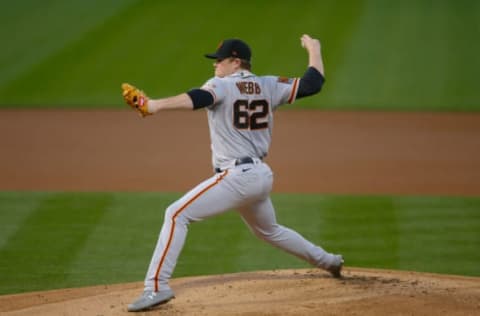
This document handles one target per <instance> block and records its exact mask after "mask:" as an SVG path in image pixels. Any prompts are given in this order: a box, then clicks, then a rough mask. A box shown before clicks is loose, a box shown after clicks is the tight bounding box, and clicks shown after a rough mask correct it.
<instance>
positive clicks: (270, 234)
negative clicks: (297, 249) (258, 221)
mask: <svg viewBox="0 0 480 316" xmlns="http://www.w3.org/2000/svg"><path fill="white" fill-rule="evenodd" d="M282 232H283V229H282V227H281V226H280V225H272V226H270V227H268V228H267V229H260V228H257V229H253V233H254V234H255V236H257V237H258V238H260V239H263V240H265V241H276V240H278V238H279V237H280V236H281V234H282Z"/></svg>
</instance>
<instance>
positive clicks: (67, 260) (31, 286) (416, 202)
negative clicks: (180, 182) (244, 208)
mask: <svg viewBox="0 0 480 316" xmlns="http://www.w3.org/2000/svg"><path fill="white" fill-rule="evenodd" d="M179 197H180V194H176V193H74V192H72V193H54V192H50V193H46V192H44V193H42V192H36V193H28V194H27V193H22V192H0V205H2V217H1V221H0V294H5V293H13V292H24V291H33V290H43V289H51V288H64V287H75V286H85V285H93V284H111V283H120V282H128V281H140V280H143V278H144V276H145V273H146V270H147V267H148V264H149V262H150V258H151V255H152V252H153V249H154V247H155V243H156V241H157V238H158V234H159V231H160V227H161V224H162V222H163V213H164V209H165V208H166V207H167V206H168V205H169V204H170V203H172V202H173V201H174V200H175V199H177V198H179ZM272 200H273V202H274V204H275V207H276V210H277V219H278V221H279V223H281V224H283V225H285V226H287V227H291V228H293V229H295V230H297V231H298V232H299V233H301V234H302V235H304V236H305V237H306V238H308V239H310V240H312V241H313V242H315V243H318V244H320V245H322V246H323V247H324V248H325V249H327V250H329V251H333V252H338V253H342V254H343V255H344V256H345V259H346V264H347V266H353V267H374V268H388V269H402V270H414V271H426V272H437V273H448V274H463V275H470V276H479V277H480V266H479V265H478V263H479V262H480V252H479V251H478V249H479V248H478V247H479V245H480V234H479V231H480V212H479V210H480V198H457V197H455V198H453V197H386V196H363V197H347V196H319V195H311V194H282V195H279V194H274V195H273V198H272ZM212 258H215V259H214V260H212ZM309 267H310V265H308V264H307V263H305V262H303V261H301V260H300V259H298V258H296V257H293V256H291V255H290V254H287V253H284V252H282V251H281V250H278V249H276V248H273V247H272V246H270V245H268V244H266V243H265V242H263V241H260V240H258V239H257V238H256V237H255V236H253V234H251V233H250V231H249V230H248V228H247V227H246V226H245V225H244V223H243V221H242V220H241V219H240V217H239V215H238V214H237V213H235V212H229V213H226V214H223V215H219V216H216V217H214V218H211V219H209V220H206V221H203V222H199V223H193V224H191V225H190V228H189V234H188V236H187V242H186V244H185V248H184V250H183V252H182V254H181V256H180V258H179V261H178V264H177V268H176V270H175V273H174V277H181V276H191V275H207V274H221V273H231V272H239V271H253V270H272V269H292V268H309Z"/></svg>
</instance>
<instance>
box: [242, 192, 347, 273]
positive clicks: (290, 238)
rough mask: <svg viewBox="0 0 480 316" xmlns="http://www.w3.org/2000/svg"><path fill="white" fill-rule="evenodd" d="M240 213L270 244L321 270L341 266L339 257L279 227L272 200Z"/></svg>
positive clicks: (295, 233) (252, 228)
mask: <svg viewBox="0 0 480 316" xmlns="http://www.w3.org/2000/svg"><path fill="white" fill-rule="evenodd" d="M240 213H241V215H242V218H243V219H244V221H245V222H246V224H247V225H248V226H249V228H250V230H251V231H252V232H253V233H254V234H255V235H256V236H257V237H259V238H261V239H263V240H265V241H267V242H269V243H270V244H272V245H274V246H276V247H278V248H280V249H283V250H285V251H287V252H289V253H291V254H293V255H295V256H297V257H299V258H301V259H303V260H305V261H307V262H309V263H310V264H312V265H314V266H316V267H319V268H323V269H327V270H329V269H330V268H331V267H332V266H335V265H338V264H339V262H338V261H339V260H340V259H339V258H338V256H336V255H333V254H330V253H328V252H326V251H325V250H324V249H323V248H322V247H320V246H317V245H315V244H313V243H312V242H310V241H308V240H307V239H305V238H304V237H303V236H301V235H300V234H299V233H297V232H296V231H294V230H292V229H290V228H287V227H284V226H282V225H279V224H278V223H277V220H276V216H275V210H274V208H273V205H272V201H271V200H270V198H267V199H265V200H263V201H260V202H258V203H255V204H253V205H251V206H250V207H249V208H243V209H241V211H240Z"/></svg>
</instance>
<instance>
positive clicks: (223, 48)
mask: <svg viewBox="0 0 480 316" xmlns="http://www.w3.org/2000/svg"><path fill="white" fill-rule="evenodd" d="M205 57H207V58H212V59H223V58H228V57H235V58H240V59H245V60H247V61H250V58H251V57H252V51H251V50H250V47H248V45H247V43H245V42H244V41H242V40H239V39H236V38H233V39H226V40H223V41H222V42H221V43H220V44H219V45H218V47H217V51H216V52H215V53H213V54H205Z"/></svg>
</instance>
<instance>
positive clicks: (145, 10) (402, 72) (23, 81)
mask: <svg viewBox="0 0 480 316" xmlns="http://www.w3.org/2000/svg"><path fill="white" fill-rule="evenodd" d="M1 4H2V10H1V11H0V19H1V20H2V27H1V28H0V36H1V37H2V38H3V39H4V43H5V45H3V46H2V50H0V70H1V71H0V107H9V108H11V107H15V108H17V107H85V108H95V107H112V108H115V107H120V108H124V105H123V102H122V100H121V97H120V93H119V90H120V84H121V83H122V82H124V81H128V82H132V83H134V84H137V85H138V86H140V87H141V88H143V89H144V90H145V91H146V92H147V93H149V94H150V95H152V96H153V97H160V96H168V95H173V94H177V93H181V92H184V91H186V90H188V89H190V88H192V87H198V86H200V85H202V84H203V82H205V80H206V79H208V78H209V77H210V76H212V69H213V68H212V66H211V61H209V60H207V59H205V58H203V54H204V53H206V52H210V51H212V50H213V49H214V48H215V47H216V45H217V43H218V42H219V41H220V40H221V39H222V38H226V37H240V38H243V39H245V40H246V41H247V42H249V43H250V44H251V46H252V48H253V63H254V71H255V72H256V73H258V74H279V75H287V76H299V75H301V74H302V73H303V71H304V69H305V66H306V63H307V61H306V59H307V58H306V54H305V52H304V51H303V49H302V48H301V47H300V45H299V44H300V42H299V37H300V36H301V34H303V33H309V34H311V35H313V36H315V37H318V38H320V39H321V41H322V47H323V53H324V59H325V65H326V75H327V76H326V77H327V82H326V85H325V87H324V90H323V92H322V93H321V94H319V95H317V96H314V97H311V98H309V99H305V100H300V101H299V102H298V106H300V107H320V108H325V109H376V110H391V109H393V110H397V109H398V110H453V111H457V110H458V111H477V110H479V109H480V89H477V81H478V80H477V78H476V77H477V73H478V72H479V71H480V59H479V58H477V56H479V55H480V42H479V41H478V38H480V2H478V1H475V0H461V1H458V0H439V1H430V0H407V1H395V2H392V3H390V2H385V1H382V0H344V1H335V0H324V1H315V0H306V1H300V2H292V1H286V0H280V1H274V0H265V1H254V0H245V1H242V3H241V5H237V3H235V9H234V11H231V10H232V9H229V8H231V4H230V5H229V4H228V2H225V1H219V0H217V1H210V2H208V3H206V4H205V3H203V2H199V1H193V0H188V1H180V2H178V1H177V2H171V3H170V2H169V3H167V2H164V1H153V0H144V1H141V0H117V1H113V0H107V1H100V2H98V1H93V0H81V1H80V0H76V1H59V0H56V1H55V0H49V1H42V3H41V5H40V4H39V3H38V1H34V0H26V1H20V2H18V1H17V2H15V1H9V2H6V1H1Z"/></svg>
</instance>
